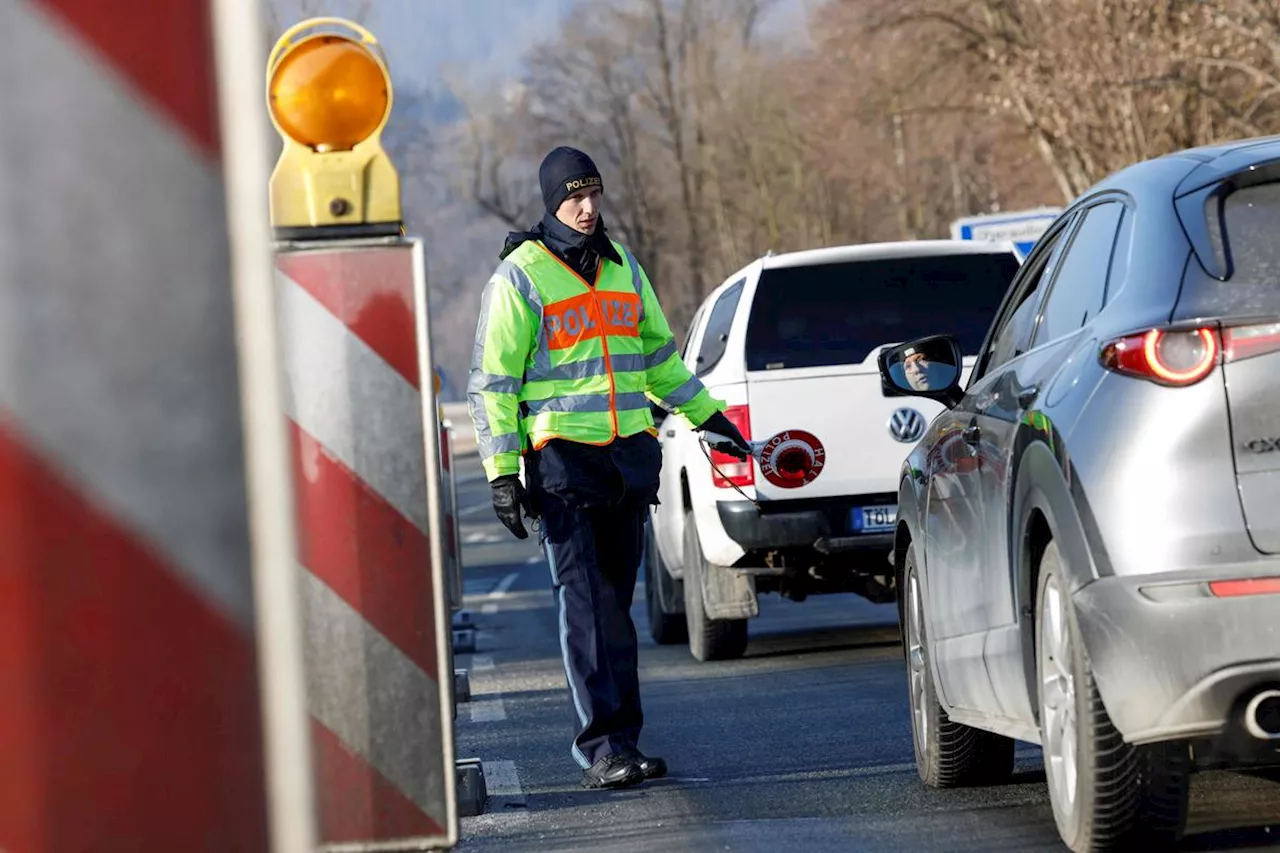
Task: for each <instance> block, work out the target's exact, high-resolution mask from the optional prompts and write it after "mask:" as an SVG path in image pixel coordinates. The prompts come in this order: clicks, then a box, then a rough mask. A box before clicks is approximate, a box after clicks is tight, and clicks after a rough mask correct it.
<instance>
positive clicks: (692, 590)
mask: <svg viewBox="0 0 1280 853" xmlns="http://www.w3.org/2000/svg"><path fill="white" fill-rule="evenodd" d="M710 568H711V567H710V566H709V565H708V564H707V560H706V557H704V556H703V554H702V543H701V541H700V540H699V539H698V526H697V524H696V523H695V522H694V520H693V511H692V510H689V511H687V512H686V513H685V517H684V578H683V586H684V615H685V621H686V623H687V628H688V633H689V653H690V654H692V655H693V657H694V658H695V659H696V660H700V661H710V660H733V659H736V658H740V657H742V656H743V654H744V653H746V650H747V620H746V619H712V618H710V617H709V616H707V609H706V607H705V606H704V605H703V601H702V575H703V573H704V572H707V571H709V570H710Z"/></svg>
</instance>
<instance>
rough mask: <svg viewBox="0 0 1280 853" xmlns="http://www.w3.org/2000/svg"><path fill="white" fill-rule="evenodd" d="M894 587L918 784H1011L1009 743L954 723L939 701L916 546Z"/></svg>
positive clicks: (970, 727)
mask: <svg viewBox="0 0 1280 853" xmlns="http://www.w3.org/2000/svg"><path fill="white" fill-rule="evenodd" d="M898 588H899V589H901V590H902V602H901V607H900V614H901V626H902V652H903V657H904V659H905V660H906V664H907V700H908V703H909V706H910V712H911V743H912V746H913V751H914V753H915V759H916V772H917V773H918V774H919V776H920V780H921V781H922V782H924V783H925V784H926V785H928V786H929V787H931V788H959V787H965V786H977V785H999V784H1003V783H1005V782H1007V781H1009V778H1010V777H1011V776H1012V775H1013V747H1014V742H1013V739H1012V738H1008V737H1004V736H1003V735H998V734H995V733H993V732H987V731H983V730H982V729H975V728H973V727H972V726H966V725H964V724H962V723H957V722H954V721H953V720H952V719H951V718H950V717H948V716H947V712H946V711H945V710H944V709H943V707H942V704H941V703H940V702H939V701H938V694H937V691H936V689H935V687H934V683H933V670H932V665H931V663H930V661H929V644H928V633H927V629H926V627H925V618H924V596H923V592H922V590H921V586H920V575H919V571H918V570H917V568H916V555H915V546H914V545H908V546H907V553H906V559H905V560H904V561H903V568H902V578H901V583H900V584H899V587H898Z"/></svg>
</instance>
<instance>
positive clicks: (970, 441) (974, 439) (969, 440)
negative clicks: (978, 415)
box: [960, 424, 982, 447]
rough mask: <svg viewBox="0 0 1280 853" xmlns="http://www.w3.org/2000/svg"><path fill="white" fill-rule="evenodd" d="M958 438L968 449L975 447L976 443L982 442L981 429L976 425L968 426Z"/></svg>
mask: <svg viewBox="0 0 1280 853" xmlns="http://www.w3.org/2000/svg"><path fill="white" fill-rule="evenodd" d="M960 437H961V438H963V439H964V443H965V444H967V445H969V446H970V447H977V446H978V443H979V442H980V441H982V429H981V428H979V426H978V425H977V424H970V425H969V426H967V427H965V430H964V432H962V433H960Z"/></svg>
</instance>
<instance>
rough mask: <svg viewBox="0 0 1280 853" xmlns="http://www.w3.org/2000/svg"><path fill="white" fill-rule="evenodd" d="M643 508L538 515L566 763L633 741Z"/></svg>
mask: <svg viewBox="0 0 1280 853" xmlns="http://www.w3.org/2000/svg"><path fill="white" fill-rule="evenodd" d="M645 514H646V508H645V507H643V506H641V507H635V506H632V507H629V508H618V509H612V508H592V509H574V508H570V507H568V506H565V505H564V504H560V505H559V506H555V505H554V504H553V505H552V508H551V509H550V510H549V511H548V512H547V513H545V514H544V516H543V534H544V536H545V539H544V542H543V547H544V548H546V551H547V562H548V563H549V564H550V565H551V580H552V592H553V593H554V595H555V600H556V607H557V608H558V610H559V614H558V615H559V628H560V650H561V653H562V654H563V656H564V669H565V675H566V677H567V678H568V680H569V693H570V695H571V698H572V701H573V711H574V715H575V717H576V719H577V723H578V734H577V737H575V738H574V740H573V749H572V752H573V757H574V758H575V759H577V761H578V763H579V764H581V765H582V766H583V767H590V766H591V765H592V764H594V763H595V762H596V761H597V760H599V759H601V758H603V757H604V756H606V755H608V754H610V753H613V752H617V751H619V750H621V749H624V748H626V747H635V746H636V745H637V743H638V742H639V739H640V728H641V726H642V725H643V723H644V714H643V712H642V711H641V708H640V679H639V675H638V673H637V660H636V657H637V655H636V629H635V625H634V624H633V623H632V621H631V600H632V596H633V593H634V592H635V587H636V571H637V568H638V567H639V564H640V556H641V548H642V547H643V536H644V520H645Z"/></svg>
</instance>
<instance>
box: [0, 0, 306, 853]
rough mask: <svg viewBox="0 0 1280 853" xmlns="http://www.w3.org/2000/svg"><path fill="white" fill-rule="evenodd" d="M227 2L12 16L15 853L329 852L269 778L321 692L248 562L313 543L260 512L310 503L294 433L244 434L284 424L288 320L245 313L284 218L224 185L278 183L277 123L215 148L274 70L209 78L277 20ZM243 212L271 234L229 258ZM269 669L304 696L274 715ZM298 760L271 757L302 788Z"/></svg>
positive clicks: (27, 5) (30, 4) (0, 560)
mask: <svg viewBox="0 0 1280 853" xmlns="http://www.w3.org/2000/svg"><path fill="white" fill-rule="evenodd" d="M210 5H211V4H209V3H206V2H199V1H198V0H186V2H175V0H116V2H112V3H91V2H87V0H78V1H77V0H10V2H7V3H4V4H3V10H2V11H0V26H2V28H3V31H4V34H5V42H6V46H5V49H4V51H3V52H0V70H2V71H3V76H4V79H6V80H7V81H9V83H8V84H7V85H5V86H4V87H3V88H2V89H0V210H3V211H4V214H0V555H2V556H0V849H2V850H4V851H6V853H60V852H61V851H68V853H71V852H72V851H88V850H93V851H133V852H134V853H151V851H157V853H159V852H160V851H165V852H166V853H168V851H176V850H226V851H231V850H236V851H264V850H267V849H268V848H269V846H274V849H276V850H278V851H284V850H289V851H299V853H301V851H303V850H307V849H308V848H309V847H310V846H311V843H312V840H313V837H312V835H311V834H310V832H309V827H310V815H311V812H310V803H309V801H308V799H307V798H308V789H306V785H305V781H309V780H306V777H305V776H304V777H303V778H304V784H303V786H302V787H301V788H299V787H296V786H295V787H292V788H291V787H290V786H289V783H288V781H287V780H285V776H287V775H288V774H287V773H286V774H285V776H279V775H276V774H275V773H274V771H272V772H271V773H265V774H264V748H263V747H264V732H263V722H262V719H261V714H262V708H263V707H264V706H266V707H267V708H268V709H275V710H276V711H280V710H281V709H283V710H284V711H285V712H287V710H288V707H289V700H288V696H287V695H284V694H287V693H288V691H290V690H295V691H296V693H297V695H296V696H295V698H296V699H297V701H298V708H299V711H301V707H302V706H301V699H302V697H301V692H302V675H301V659H300V655H299V657H298V659H297V660H296V661H295V666H294V669H293V670H292V672H290V671H287V664H288V655H287V652H288V643H287V642H286V643H285V644H284V646H282V648H283V649H284V650H285V654H283V655H281V654H276V653H274V652H273V653H271V654H263V655H262V656H260V655H259V649H258V648H257V644H256V643H255V629H256V630H257V636H263V635H264V634H270V635H271V636H273V637H275V636H287V635H288V628H289V626H288V624H287V617H288V615H289V612H290V611H289V608H290V606H291V603H290V600H289V599H288V598H287V597H286V598H284V599H279V600H271V601H265V600H261V599H260V600H258V601H256V602H255V594H254V589H255V587H254V577H253V575H252V573H251V565H252V564H253V558H254V557H255V556H257V557H262V556H263V555H264V554H266V553H268V552H269V551H270V550H271V548H272V547H276V546H281V545H283V546H284V550H283V552H282V553H284V554H285V555H286V556H288V555H289V554H291V539H290V537H291V533H292V531H291V530H290V525H289V523H288V518H287V517H285V516H282V515H280V514H279V513H277V514H276V515H275V517H274V518H273V516H272V515H271V514H270V513H263V512H261V511H260V510H261V509H262V508H268V509H271V510H275V509H277V508H278V507H280V506H284V507H286V508H288V506H289V496H288V482H287V479H286V478H285V477H284V476H281V475H283V474H286V473H287V457H286V455H285V452H284V451H285V446H286V445H285V443H284V434H283V431H282V430H276V431H275V433H276V437H275V438H273V436H272V435H270V434H267V435H256V434H253V433H252V432H250V435H249V437H248V442H247V445H246V439H245V435H244V431H243V430H244V425H245V424H252V423H256V422H258V421H259V420H260V416H261V415H262V413H263V411H264V410H265V411H266V412H267V415H268V417H274V419H275V420H276V422H277V423H278V418H279V415H278V400H276V399H271V398H270V394H271V392H272V391H273V390H276V386H275V385H274V384H273V383H274V380H273V379H270V378H269V377H270V376H271V375H274V373H275V368H276V366H277V365H276V364H275V363H274V362H273V361H272V360H271V359H272V355H271V354H272V353H273V351H274V341H273V340H272V339H271V335H272V331H271V330H272V320H273V318H272V317H271V314H270V301H269V300H267V301H266V302H261V301H258V302H255V301H254V299H253V298H252V296H250V298H248V299H247V300H246V299H245V298H244V297H245V296H246V294H248V293H250V290H249V289H248V288H246V284H247V283H250V282H249V279H251V278H252V277H253V276H254V275H255V274H256V275H257V278H258V279H260V280H261V281H262V282H265V281H269V280H270V278H269V276H270V257H269V254H268V251H267V250H268V246H267V242H266V241H267V234H268V233H269V232H268V230H267V221H266V211H265V209H264V203H263V202H262V200H261V198H260V196H261V189H260V186H261V185H260V186H259V189H258V198H250V199H248V201H249V206H248V207H244V208H242V207H241V206H240V204H241V203H242V202H244V201H246V198H245V197H244V196H242V195H241V193H240V190H241V189H242V186H240V185H237V184H235V183H231V184H228V185H227V186H226V187H224V180H223V166H224V165H225V166H226V167H227V169H228V171H230V170H232V169H233V168H234V169H241V168H243V169H247V170H248V172H249V178H250V180H255V179H258V175H257V174H254V166H255V162H254V158H257V159H258V161H260V162H257V163H256V166H257V167H259V168H258V171H259V172H261V173H262V174H263V175H265V170H266V163H265V151H262V150H261V149H262V145H261V140H262V138H263V137H262V135H261V130H262V129H263V127H262V125H261V124H255V122H257V121H260V120H258V119H253V118H249V119H247V121H248V122H249V124H248V125H244V126H241V122H242V120H246V119H244V116H245V115H248V116H252V115H253V114H254V113H260V111H261V106H260V101H256V100H255V101H249V102H246V103H245V104H243V112H241V111H240V110H239V108H238V107H237V106H236V105H234V104H232V103H231V102H230V101H228V100H224V101H223V103H222V106H223V111H222V124H221V126H220V124H219V110H218V101H217V94H218V86H217V85H215V80H216V79H220V80H221V81H222V85H224V86H225V85H226V84H227V83H228V82H229V81H232V82H234V81H245V80H254V79H255V78H256V76H257V74H258V73H259V72H258V67H256V66H257V62H256V57H255V56H254V55H253V54H252V52H250V53H249V54H248V55H245V56H243V57H241V56H239V55H237V52H236V50H234V49H233V48H232V47H231V46H227V45H225V44H220V48H224V49H220V51H219V54H220V58H221V60H222V66H223V67H222V68H220V69H216V68H215V64H214V58H213V55H212V50H213V47H214V44H215V28H216V34H217V37H218V39H221V38H222V36H223V35H224V34H225V33H226V32H227V31H228V29H234V26H233V25H234V24H236V23H237V22H238V21H240V20H243V21H247V22H250V24H251V25H250V28H249V29H248V30H247V32H244V33H243V34H242V37H244V38H247V39H249V40H251V41H253V40H255V39H257V38H258V35H259V34H258V32H257V31H256V30H255V29H254V28H253V26H252V24H255V23H256V16H257V13H258V9H257V7H256V4H253V3H242V4H238V7H239V8H232V7H233V6H237V4H232V3H222V2H216V0H215V2H214V3H213V4H212V5H213V6H215V7H216V8H215V9H213V14H211V8H210ZM260 44H261V42H260V40H258V41H257V42H256V45H255V46H260ZM242 59H243V62H242V61H241V60H242ZM255 128H256V131H255ZM245 138H250V139H253V140H254V144H252V145H249V146H247V147H246V146H245V145H244V144H243V141H244V139H245ZM254 152H256V153H254ZM246 158H248V159H246ZM228 189H229V190H230V197H229V198H230V200H228V194H227V193H228ZM228 207H230V211H229V210H228ZM229 212H230V215H231V216H230V218H231V219H232V220H237V219H240V220H241V221H243V222H246V223H249V227H248V231H247V232H246V233H245V234H239V235H238V236H240V237H243V239H237V240H236V241H235V242H234V245H232V244H230V243H229V240H228V233H227V229H228V221H229V219H228V214H229ZM254 226H256V228H257V231H256V236H255V235H254V234H253V233H250V232H253V231H254ZM255 264H256V265H257V267H256V269H257V272H256V273H255ZM233 268H234V269H235V270H236V274H235V276H234V279H235V280H234V282H233V274H232V270H233ZM233 297H234V299H233ZM264 305H265V307H266V311H267V313H266V314H263V313H261V312H260V311H259V310H258V309H259V308H262V307H263V306H264ZM237 319H238V320H240V321H241V322H240V324H239V328H237ZM246 321H247V322H246ZM238 343H239V344H240V346H242V347H245V348H247V349H252V350H253V351H255V352H257V353H259V354H265V361H259V362H257V363H255V364H254V365H253V370H257V371H261V372H263V373H265V374H267V375H268V378H267V379H265V380H263V381H262V382H258V381H257V380H254V381H247V382H246V383H245V385H244V386H243V387H242V386H241V383H240V380H239V377H238V373H241V372H240V371H239V370H238V367H237V363H238V360H239V358H240V357H243V355H244V350H242V351H241V352H239V353H238V351H237V344H238ZM251 372H252V371H250V370H246V371H244V372H243V373H241V375H248V374H250V373H251ZM273 413H274V414H273ZM277 439H278V441H277ZM273 441H275V442H276V444H275V445H273ZM273 447H274V449H275V451H276V452H275V456H274V459H275V460H276V461H277V462H278V463H279V466H280V470H279V471H272V470H270V468H271V466H270V462H271V459H272V458H273V456H272V453H273ZM246 449H247V450H248V452H249V456H250V458H251V459H252V460H256V461H253V462H251V464H250V465H249V468H248V471H246V461H245V460H246ZM248 493H251V494H252V495H253V504H254V510H253V512H254V519H253V525H252V526H253V536H252V537H251V536H250V517H249V507H248V501H247V499H246V495H247V494H248ZM251 539H252V544H251ZM276 553H281V552H280V551H279V550H277V552H276ZM259 566H260V564H259ZM286 582H287V578H286ZM263 588H272V589H279V588H280V587H279V585H275V586H273V585H272V584H265V585H260V586H259V589H263ZM255 605H256V606H255ZM278 619H284V620H285V621H286V624H285V625H284V632H283V634H281V633H280V632H279V631H278V630H277V629H278V627H279V626H278V623H277V622H276V621H273V620H278ZM255 621H256V625H255ZM264 626H270V627H268V628H267V629H266V630H265V631H264ZM293 627H294V628H295V629H296V628H297V626H296V625H294V626H293ZM295 648H296V645H295ZM277 651H278V650H277ZM281 664H285V665H286V666H285V667H284V668H281V666H280V665H281ZM260 667H261V668H262V674H263V677H264V679H267V680H268V683H271V684H272V691H273V694H274V693H275V692H277V691H278V692H280V693H281V694H282V696H279V697H277V696H274V695H273V696H272V697H271V698H268V697H265V696H264V695H263V694H260V692H259V688H258V677H259V670H260ZM283 719H284V718H283V717H280V716H276V717H272V714H271V713H269V714H268V732H271V733H274V732H287V731H289V730H290V729H292V730H295V731H296V730H297V729H298V726H297V724H296V723H297V722H298V721H300V719H301V718H299V720H294V721H288V720H285V723H287V724H282V723H281V720H283ZM286 740H287V737H286ZM267 743H268V745H270V744H271V741H270V739H269V738H268V740H267ZM297 743H301V744H303V746H304V748H303V749H302V750H301V751H298V750H297V749H292V751H291V749H290V748H289V746H288V744H285V743H284V742H276V743H275V745H274V750H275V752H276V753H277V754H281V750H282V749H283V750H284V752H285V753H289V754H291V755H292V756H293V757H295V758H296V759H297V762H296V764H298V765H299V766H301V767H302V768H303V769H304V770H305V768H306V761H307V754H306V751H305V741H304V740H302V739H300V738H299V739H298V740H297ZM294 746H295V747H296V744H295V745H294ZM270 751H271V749H268V752H270ZM282 780H285V781H282ZM268 787H270V789H271V793H272V798H271V801H272V804H273V805H272V811H274V812H275V814H276V816H277V818H278V819H273V818H272V816H271V814H269V808H268V796H267V794H268V790H267V789H268ZM273 820H274V822H273Z"/></svg>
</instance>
